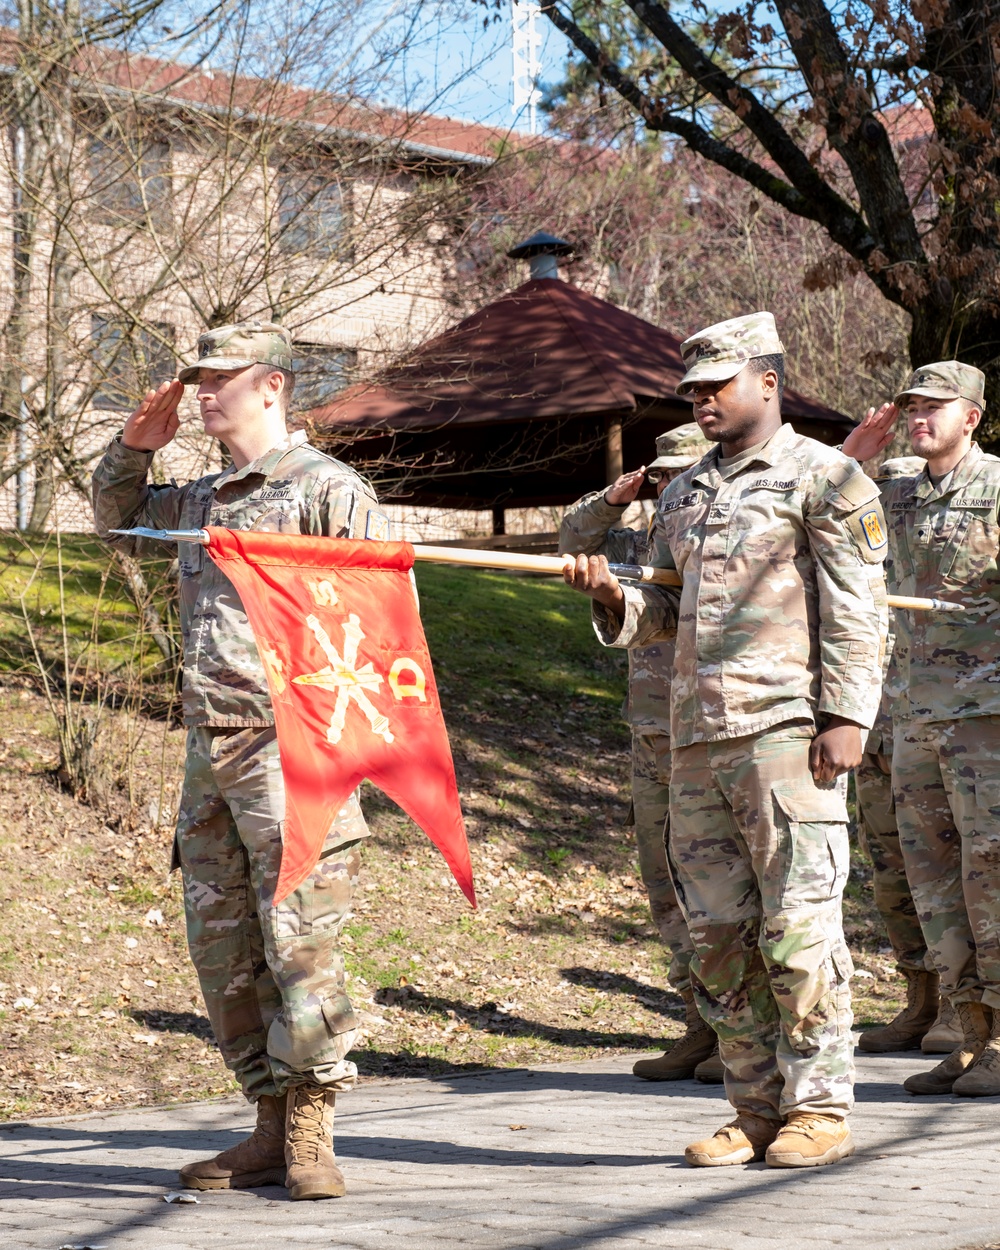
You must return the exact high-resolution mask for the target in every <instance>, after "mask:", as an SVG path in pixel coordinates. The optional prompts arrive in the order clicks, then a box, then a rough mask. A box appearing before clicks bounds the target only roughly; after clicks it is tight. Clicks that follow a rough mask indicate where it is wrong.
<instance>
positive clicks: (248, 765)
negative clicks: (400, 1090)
mask: <svg viewBox="0 0 1000 1250" xmlns="http://www.w3.org/2000/svg"><path fill="white" fill-rule="evenodd" d="M203 337H207V336H203ZM219 367H225V366H219ZM237 367H239V366H237ZM151 459H152V455H151V454H150V453H147V452H142V451H133V450H131V449H129V448H127V447H125V446H124V445H123V444H122V442H121V436H120V435H118V436H116V437H115V438H114V439H113V440H112V442H111V444H110V446H109V447H108V449H107V451H106V452H105V455H104V458H103V460H102V461H101V463H100V464H99V465H98V467H97V470H96V472H95V474H94V515H95V519H96V524H97V531H98V533H99V534H100V535H101V536H102V537H103V538H109V531H110V530H112V529H127V528H129V527H131V526H137V525H147V526H152V527H154V528H166V529H198V528H201V527H203V526H206V525H216V526H222V527H226V528H229V529H247V530H250V529H252V530H265V531H268V532H273V533H296V534H298V533H303V534H317V535H320V534H325V535H330V536H332V537H339V538H352V537H353V538H362V537H366V536H377V537H381V538H384V537H386V528H387V521H386V518H385V517H384V516H382V515H381V514H379V513H378V512H377V504H376V501H375V498H374V496H373V494H372V491H371V488H370V487H369V485H368V484H367V483H366V482H365V481H364V479H363V478H361V477H359V476H358V474H356V473H355V472H354V471H353V470H352V469H350V468H348V467H347V465H344V464H341V463H340V462H339V461H336V460H334V459H332V458H331V457H329V456H327V455H325V454H324V453H323V452H321V451H318V450H317V449H316V448H314V447H311V446H310V445H309V444H308V443H305V442H297V443H296V442H295V440H294V439H289V440H288V441H287V442H286V443H285V444H283V445H282V446H280V447H277V448H275V449H274V450H272V451H269V452H268V453H267V454H266V455H264V456H261V457H260V458H259V459H258V460H256V461H254V462H253V463H252V464H249V465H247V466H246V467H245V468H243V469H240V470H236V469H235V468H233V467H232V466H230V467H229V468H228V469H225V470H224V471H223V472H221V473H214V474H210V475H209V476H207V477H203V478H200V479H199V480H198V481H195V482H191V483H189V484H187V485H185V486H180V487H178V486H158V485H154V484H152V483H150V482H148V481H147V476H148V472H149V465H150V461H151ZM109 540H110V541H113V542H114V543H115V545H116V546H118V547H120V548H122V549H124V550H127V551H129V552H131V553H132V554H143V553H144V552H146V551H150V552H152V551H155V552H156V553H157V554H160V553H161V552H162V547H161V546H160V545H159V544H154V543H149V542H146V543H143V542H136V541H135V540H132V539H120V538H116V539H109ZM178 554H179V565H180V623H181V632H182V635H183V648H184V682H183V707H184V719H185V722H186V724H187V725H188V726H189V729H188V755H187V766H186V770H185V775H184V785H183V791H182V796H181V802H180V811H179V816H178V821H177V838H176V846H175V856H176V860H177V861H178V862H179V863H180V867H181V870H182V874H183V881H184V903H185V913H186V917H187V931H188V943H189V946H190V949H191V956H192V959H193V960H194V964H195V967H196V969H197V971H198V976H199V979H200V981H201V987H202V992H203V993H204V995H205V1003H206V1006H207V1008H208V1014H209V1018H210V1020H211V1022H212V1028H213V1029H214V1031H215V1036H216V1038H217V1040H218V1043H219V1047H220V1049H221V1051H222V1055H223V1057H224V1059H225V1061H226V1063H227V1064H228V1066H229V1067H230V1068H231V1069H232V1070H233V1072H234V1073H235V1074H236V1077H237V1078H238V1080H239V1081H240V1084H241V1085H242V1087H243V1090H244V1093H245V1094H246V1095H247V1097H248V1098H250V1099H252V1100H257V1099H259V1098H260V1097H261V1096H262V1095H265V1094H281V1093H283V1092H284V1090H285V1089H286V1088H287V1087H288V1086H289V1085H293V1084H301V1083H303V1082H310V1083H313V1084H317V1085H325V1086H327V1087H328V1088H330V1089H339V1090H343V1089H349V1088H350V1087H351V1086H352V1085H353V1084H354V1082H355V1080H356V1078H357V1069H356V1067H355V1065H354V1064H353V1063H351V1062H350V1061H349V1060H348V1059H347V1058H346V1056H347V1054H348V1052H349V1051H350V1049H351V1046H352V1044H353V1041H354V1038H355V1035H356V1020H355V1017H354V1014H353V1012H352V1010H351V1005H350V1001H349V1000H348V998H347V995H346V992H345V979H344V963H343V958H342V956H341V954H340V951H339V948H338V936H339V932H340V928H341V926H342V924H343V923H344V920H345V918H346V916H347V915H348V912H349V908H350V901H351V893H352V890H353V887H354V883H355V881H356V879H357V874H358V867H359V864H360V854H359V845H358V844H359V842H360V840H361V839H362V838H364V837H366V836H367V834H368V829H367V827H366V825H365V822H364V818H363V817H362V814H361V808H360V805H359V803H358V799H357V795H356V794H355V795H352V796H351V797H350V798H349V799H348V800H347V802H346V803H345V804H344V806H343V808H342V809H341V811H340V812H339V813H338V814H337V816H336V818H335V820H334V822H333V825H332V826H331V828H330V830H329V833H328V835H327V840H326V845H325V848H324V852H323V857H322V859H321V861H320V863H319V865H318V866H317V868H316V870H315V871H314V872H313V873H312V875H311V876H310V877H309V878H308V879H307V880H306V881H305V882H303V884H302V885H301V886H300V887H299V888H298V890H296V891H295V892H294V893H293V894H291V895H289V896H288V897H287V898H286V899H284V900H283V901H282V902H281V904H280V905H279V906H278V907H275V906H274V903H273V892H274V886H275V883H276V881H277V875H278V868H279V864H280V858H281V834H282V824H283V821H284V817H285V792H284V785H283V780H282V775H281V767H280V761H279V757H278V748H277V741H276V738H275V730H274V715H273V711H272V708H271V700H270V695H269V693H268V689H267V681H266V678H265V675H264V670H263V668H262V666H261V663H260V657H259V655H258V653H257V647H256V644H255V642H254V638H253V633H252V631H251V629H250V625H249V622H248V621H247V617H246V614H245V612H244V610H243V605H242V604H241V603H240V599H239V596H238V595H237V593H236V591H235V589H234V587H233V585H232V583H231V582H230V581H229V579H228V578H227V577H226V576H225V574H224V573H223V572H222V571H221V570H220V569H219V568H218V567H217V566H216V565H215V564H214V562H213V561H212V560H211V559H209V558H207V557H206V555H205V551H204V548H203V547H201V546H200V545H198V544H194V543H181V544H179V553H178Z"/></svg>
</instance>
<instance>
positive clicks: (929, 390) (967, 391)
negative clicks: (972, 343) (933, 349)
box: [893, 360, 986, 412]
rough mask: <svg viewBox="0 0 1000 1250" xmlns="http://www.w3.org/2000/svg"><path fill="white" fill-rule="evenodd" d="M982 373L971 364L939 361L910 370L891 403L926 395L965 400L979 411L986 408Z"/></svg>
mask: <svg viewBox="0 0 1000 1250" xmlns="http://www.w3.org/2000/svg"><path fill="white" fill-rule="evenodd" d="M985 390H986V374H985V373H983V371H982V369H977V368H976V366H975V365H963V364H962V363H961V361H958V360H939V361H938V362H937V364H936V365H921V366H920V368H919V369H914V370H913V372H912V373H911V374H910V377H909V379H908V381H907V383H906V385H905V386H904V387H903V389H902V390H901V391H900V392H899V394H898V395H897V396H896V398H895V399H894V400H893V403H895V404H898V403H899V401H900V400H901V399H905V398H906V397H907V395H926V396H927V398H928V399H967V400H968V401H969V402H970V403H972V404H975V405H976V407H977V408H978V409H979V411H980V412H984V411H985V409H986V399H985Z"/></svg>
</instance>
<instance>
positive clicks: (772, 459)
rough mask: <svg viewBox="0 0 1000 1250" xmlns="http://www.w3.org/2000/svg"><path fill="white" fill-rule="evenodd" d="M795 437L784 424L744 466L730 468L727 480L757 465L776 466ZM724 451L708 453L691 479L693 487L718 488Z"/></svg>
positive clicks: (715, 450) (716, 448) (792, 431)
mask: <svg viewBox="0 0 1000 1250" xmlns="http://www.w3.org/2000/svg"><path fill="white" fill-rule="evenodd" d="M794 437H795V431H794V430H793V429H792V427H791V426H790V425H789V424H788V423H787V422H783V423H782V424H781V425H780V426H778V428H777V429H776V430H775V431H774V433H773V434H772V435H771V437H770V438H769V439H768V440H767V442H766V443H765V444H764V446H763V447H762V448H761V449H760V451H758V452H757V453H756V455H754V456H751V458H750V459H749V460H747V461H746V462H745V463H744V464H742V465H740V466H739V467H734V468H730V469H729V470H727V472H726V479H727V480H728V478H729V477H730V476H731V475H734V474H739V473H742V472H743V471H744V470H746V469H749V468H752V467H755V466H757V465H761V464H765V465H769V466H770V465H775V464H777V463H778V461H779V460H782V459H783V458H784V456H785V453H786V451H787V449H788V444H789V443H790V442H791V440H792V439H793V438H794ZM721 451H722V448H721V446H720V447H715V448H713V449H712V451H710V452H709V453H708V455H707V456H706V457H705V458H704V460H702V462H701V463H700V464H699V465H698V467H697V469H696V470H695V473H694V476H693V477H692V478H691V483H692V485H696V486H718V485H719V483H720V482H722V481H723V480H724V479H723V477H722V474H721V473H720V472H719V458H720V453H721Z"/></svg>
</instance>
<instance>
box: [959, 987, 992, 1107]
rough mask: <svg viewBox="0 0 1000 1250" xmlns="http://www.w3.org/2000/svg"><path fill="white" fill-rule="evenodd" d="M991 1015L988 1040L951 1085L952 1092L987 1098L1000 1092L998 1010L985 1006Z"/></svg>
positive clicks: (965, 1095) (969, 1096) (968, 1096)
mask: <svg viewBox="0 0 1000 1250" xmlns="http://www.w3.org/2000/svg"><path fill="white" fill-rule="evenodd" d="M986 1011H987V1014H990V1015H992V1017H993V1019H992V1022H991V1028H990V1036H989V1041H987V1043H986V1045H985V1046H984V1047H983V1053H982V1054H981V1055H980V1056H979V1058H978V1059H977V1060H976V1062H975V1063H974V1064H973V1065H972V1067H971V1068H968V1069H967V1070H966V1071H965V1072H963V1073H962V1075H961V1076H960V1077H959V1078H958V1080H957V1081H956V1082H955V1084H954V1085H953V1086H952V1087H951V1092H952V1093H953V1094H962V1095H964V1097H966V1098H989V1097H991V1096H995V1095H997V1094H1000V1011H996V1010H992V1009H991V1008H989V1007H987V1008H986Z"/></svg>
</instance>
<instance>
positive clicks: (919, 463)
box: [872, 456, 927, 482]
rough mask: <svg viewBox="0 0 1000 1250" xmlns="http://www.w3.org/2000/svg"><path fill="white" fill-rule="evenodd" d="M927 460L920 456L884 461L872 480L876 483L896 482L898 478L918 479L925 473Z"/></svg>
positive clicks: (897, 457)
mask: <svg viewBox="0 0 1000 1250" xmlns="http://www.w3.org/2000/svg"><path fill="white" fill-rule="evenodd" d="M926 463H927V461H926V460H922V459H921V458H920V456H893V457H892V458H891V459H889V460H883V461H882V463H881V464H880V465H879V467H878V468H877V469H876V470H875V474H874V476H873V478H872V481H874V482H894V481H895V480H896V478H897V477H916V476H917V474H918V473H922V472H923V471H924V465H925V464H926Z"/></svg>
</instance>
